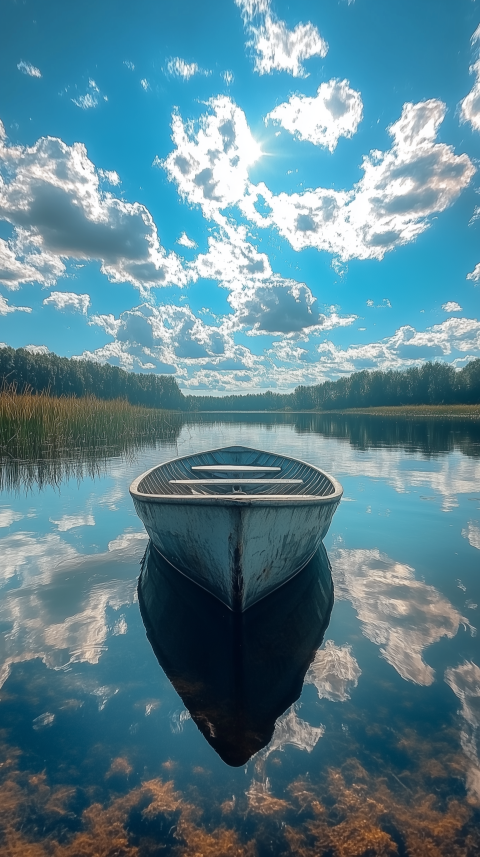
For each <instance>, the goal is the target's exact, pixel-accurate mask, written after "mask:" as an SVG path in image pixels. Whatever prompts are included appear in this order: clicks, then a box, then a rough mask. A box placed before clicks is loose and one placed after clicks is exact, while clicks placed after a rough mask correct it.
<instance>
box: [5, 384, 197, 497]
mask: <svg viewBox="0 0 480 857" xmlns="http://www.w3.org/2000/svg"><path fill="white" fill-rule="evenodd" d="M181 423H182V420H181V417H180V415H177V414H175V413H172V412H170V411H162V410H156V409H153V408H144V407H141V406H137V405H130V404H129V403H128V402H127V401H126V400H123V399H115V400H112V401H105V400H103V399H97V398H95V396H86V397H84V398H75V397H73V396H69V397H67V396H61V397H59V398H57V397H55V396H51V395H49V394H48V393H41V394H34V393H32V392H31V391H28V390H27V391H26V392H23V393H21V394H19V393H17V390H16V387H15V385H10V386H7V385H5V386H4V387H3V388H2V389H1V390H0V489H1V488H12V487H19V486H20V484H22V485H23V487H30V486H31V485H32V484H33V483H36V484H37V485H40V486H41V485H42V484H58V483H59V482H60V481H63V480H64V479H65V478H70V477H71V476H75V475H76V476H77V477H79V478H81V477H82V476H83V475H85V474H86V473H88V474H89V475H96V474H97V473H98V472H99V471H100V470H101V469H102V467H103V464H104V463H105V462H106V460H107V459H108V458H110V457H111V456H115V455H122V454H124V453H128V452H133V451H134V450H135V449H139V448H142V447H144V446H146V445H150V444H152V443H155V442H156V441H158V440H162V441H171V442H175V440H176V438H177V436H178V433H179V430H180V427H181Z"/></svg>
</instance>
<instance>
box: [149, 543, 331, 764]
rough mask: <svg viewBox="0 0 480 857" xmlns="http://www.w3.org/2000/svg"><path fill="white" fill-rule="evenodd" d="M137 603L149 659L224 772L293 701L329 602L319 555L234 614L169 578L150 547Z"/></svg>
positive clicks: (263, 739)
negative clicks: (152, 657)
mask: <svg viewBox="0 0 480 857" xmlns="http://www.w3.org/2000/svg"><path fill="white" fill-rule="evenodd" d="M138 596H139V605H140V610H141V613H142V617H143V621H144V624H145V628H146V631H147V636H148V639H149V640H150V643H151V645H152V648H153V650H154V652H155V655H156V657H157V659H158V661H159V663H160V666H161V667H162V668H163V670H164V671H165V673H166V675H167V676H168V678H169V680H170V681H171V683H172V684H173V686H174V688H175V690H176V691H177V693H178V694H179V695H180V697H181V698H182V701H183V703H184V705H185V707H186V708H187V709H188V711H189V712H190V714H191V716H192V719H193V720H194V722H195V723H196V725H197V727H198V728H199V730H200V731H201V732H202V734H203V735H204V737H205V738H206V740H207V741H208V743H209V744H210V745H211V746H212V747H213V748H214V750H215V751H216V752H217V753H218V754H219V756H220V757H221V758H222V759H223V760H224V761H225V762H226V763H227V764H229V765H233V766H238V765H244V764H245V763H246V762H247V761H248V759H249V758H250V757H251V756H253V755H254V754H255V753H257V752H258V751H259V750H261V749H262V748H263V747H265V746H266V745H267V744H268V743H269V741H270V740H271V738H272V735H273V732H274V728H275V722H276V720H277V719H278V718H279V717H280V716H281V715H282V714H283V713H284V712H285V711H286V710H287V708H289V706H290V705H292V704H293V703H294V702H295V701H296V700H297V699H298V698H299V696H300V693H301V691H302V686H303V681H304V678H305V674H306V671H307V669H308V667H309V666H310V663H311V661H312V660H313V658H314V656H315V652H316V650H317V648H318V647H319V646H320V645H321V642H322V640H323V637H324V634H325V630H326V627H327V625H328V621H329V617H330V611H331V608H332V604H333V583H332V576H331V569H330V563H329V561H328V557H327V554H326V551H325V548H324V547H323V545H321V546H320V547H319V549H318V551H317V553H316V554H315V555H314V557H313V558H312V560H311V561H310V563H308V564H307V566H306V567H305V568H304V569H302V571H301V572H300V573H299V574H298V575H297V576H296V577H295V578H294V579H293V580H291V581H289V582H288V583H287V584H286V585H285V586H283V587H282V588H281V589H279V590H278V591H277V592H275V593H273V594H272V595H271V596H270V597H269V598H268V599H267V600H265V601H261V602H260V603H259V604H256V605H255V606H254V607H252V609H251V610H248V611H247V612H246V613H241V614H239V613H232V611H231V610H228V609H227V608H226V607H225V605H223V604H221V603H220V602H219V601H218V600H217V599H216V598H212V596H211V595H210V594H209V593H207V592H202V591H201V590H199V588H198V587H197V586H195V584H194V583H192V582H191V581H190V580H188V579H187V578H185V577H184V576H183V575H180V574H178V573H177V572H176V571H175V569H174V568H172V566H170V565H169V563H167V562H165V560H163V559H162V557H160V555H159V554H158V553H157V551H156V549H155V548H154V547H153V546H152V544H151V543H150V544H149V546H148V548H147V552H146V554H145V557H144V560H143V563H142V573H141V575H140V579H139V583H138Z"/></svg>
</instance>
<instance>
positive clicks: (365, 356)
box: [318, 316, 480, 374]
mask: <svg viewBox="0 0 480 857" xmlns="http://www.w3.org/2000/svg"><path fill="white" fill-rule="evenodd" d="M455 351H457V352H460V353H462V354H468V355H472V354H475V352H479V351H480V321H477V319H469V318H458V317H456V316H453V317H451V318H447V319H446V320H445V321H443V322H441V324H435V325H433V326H432V327H427V328H426V330H424V331H417V330H416V329H415V328H414V327H411V326H410V325H405V326H404V327H400V328H399V329H398V330H396V331H395V333H394V334H393V336H389V337H386V338H385V339H382V340H380V341H377V342H370V343H367V344H365V345H350V346H348V348H346V349H342V348H339V347H337V346H335V345H334V344H333V343H332V342H330V341H325V342H322V343H321V344H320V345H319V346H318V353H319V354H320V362H321V364H323V369H324V371H325V372H326V373H329V372H336V373H337V374H342V373H350V372H355V371H359V370H360V369H401V368H403V367H405V366H409V365H410V366H411V365H421V364H422V363H424V362H425V361H426V360H434V359H435V358H445V357H449V356H451V355H452V352H455Z"/></svg>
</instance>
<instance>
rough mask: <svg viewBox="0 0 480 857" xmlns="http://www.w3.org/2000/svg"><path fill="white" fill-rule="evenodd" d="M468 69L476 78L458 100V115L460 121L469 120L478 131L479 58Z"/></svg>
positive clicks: (479, 100) (479, 119)
mask: <svg viewBox="0 0 480 857" xmlns="http://www.w3.org/2000/svg"><path fill="white" fill-rule="evenodd" d="M470 71H471V73H472V74H475V78H476V79H475V83H474V84H473V87H472V89H471V90H470V92H469V93H468V95H466V96H465V98H464V99H463V101H461V102H460V117H461V120H462V122H469V123H470V125H471V126H472V128H473V129H474V131H480V60H477V62H476V63H474V65H472V66H471V68H470Z"/></svg>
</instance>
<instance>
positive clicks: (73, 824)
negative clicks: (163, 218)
mask: <svg viewBox="0 0 480 857" xmlns="http://www.w3.org/2000/svg"><path fill="white" fill-rule="evenodd" d="M231 444H242V445H246V446H255V447H258V448H263V449H267V450H271V451H277V452H280V453H283V454H286V455H293V456H296V457H299V458H302V459H304V460H306V461H310V462H312V463H313V464H316V465H318V466H320V467H322V468H323V469H325V470H327V471H328V472H330V473H332V474H333V475H334V476H336V477H337V478H338V479H339V480H340V481H341V482H342V484H343V487H344V499H343V500H342V503H341V505H340V507H339V509H338V510H337V512H336V514H335V516H334V519H333V522H332V526H331V528H330V531H329V533H328V536H327V538H326V540H325V547H326V552H327V555H328V559H327V560H326V563H327V564H328V562H329V563H330V565H331V574H332V577H333V585H334V603H333V607H332V606H331V604H327V601H328V591H327V590H328V587H327V588H326V589H324V592H325V600H324V603H325V609H323V606H322V605H323V602H322V597H321V596H320V595H319V590H318V580H319V579H320V578H321V579H322V580H324V583H325V581H327V580H328V574H330V571H329V570H328V573H327V571H326V565H325V562H323V565H322V568H321V569H320V571H318V569H317V572H318V575H320V576H317V577H316V576H315V575H316V574H317V572H315V573H313V572H312V570H310V575H311V578H308V575H307V576H304V577H303V578H301V579H300V580H298V581H297V583H296V584H294V586H293V588H292V590H291V591H290V593H287V595H288V598H286V597H284V596H280V595H279V596H278V597H277V600H276V601H275V599H272V602H271V611H269V609H268V599H267V600H266V601H265V602H264V603H263V605H262V610H263V615H262V612H261V611H259V612H258V615H257V616H256V617H254V618H252V619H251V620H250V627H249V628H248V629H247V632H248V635H247V637H244V638H243V639H244V640H246V641H247V642H246V643H245V646H247V648H248V645H250V649H249V650H248V651H249V654H248V657H246V658H244V660H243V661H242V663H243V664H244V665H245V664H246V667H245V669H244V668H243V667H242V669H244V672H241V671H239V667H238V662H237V661H236V660H235V658H236V655H235V651H236V649H235V645H233V644H232V647H230V648H228V647H227V646H226V645H224V646H223V648H222V641H224V640H226V639H237V636H238V629H233V630H232V628H231V627H230V626H228V627H227V625H224V626H222V622H226V621H227V620H226V619H225V617H223V618H222V616H219V615H217V614H215V608H212V607H211V606H209V605H208V604H206V603H204V597H203V594H202V596H200V595H199V596H198V615H197V616H195V607H196V600H195V595H193V596H191V595H189V593H188V592H187V591H185V590H184V589H182V587H181V584H178V582H176V580H175V578H174V579H173V580H170V582H168V580H167V579H165V580H164V583H163V584H162V585H163V587H164V588H163V590H162V592H161V593H160V602H159V604H157V607H156V608H155V610H153V614H154V616H155V615H157V617H158V616H159V615H160V612H161V609H162V606H163V608H164V609H165V611H166V612H165V616H166V617H167V618H168V622H167V619H165V620H164V621H162V622H160V623H159V624H157V626H156V627H153V626H152V624H150V625H149V624H148V617H147V620H146V625H147V628H146V627H145V624H144V620H145V619H146V617H145V611H144V610H142V611H141V610H140V606H141V605H139V603H138V594H137V580H138V575H139V573H140V562H141V560H142V557H143V555H144V553H145V549H146V546H147V539H146V535H145V533H144V531H143V528H142V525H141V523H140V521H139V520H138V518H137V517H136V515H135V512H134V509H133V504H132V502H131V500H130V497H129V495H128V485H129V484H130V482H131V481H132V479H133V478H134V476H137V475H138V474H139V473H141V472H143V471H144V470H146V469H147V468H149V467H151V466H153V465H154V464H156V463H158V462H160V461H163V460H167V459H168V458H171V457H174V456H176V455H177V454H188V453H190V452H196V451H199V450H201V449H208V448H214V447H217V446H224V445H231ZM39 472H40V473H41V475H42V478H41V487H39V486H38V481H36V479H35V478H34V477H35V473H36V471H35V470H34V469H32V465H30V470H29V471H28V474H29V475H28V478H25V472H23V476H22V471H21V468H19V467H18V466H16V467H14V468H13V469H10V474H9V477H8V479H4V482H3V483H2V484H3V485H4V486H5V490H4V491H3V493H2V494H1V495H0V527H1V529H0V535H1V540H0V550H1V554H2V560H1V563H0V565H1V569H2V570H1V587H2V593H1V596H2V597H1V601H0V623H1V638H0V683H1V690H0V715H1V721H0V726H1V734H0V739H1V748H0V750H1V756H2V758H1V759H0V816H1V824H2V829H3V833H2V836H3V844H2V847H3V848H5V851H6V853H12V854H16V853H18V854H25V853H28V854H33V855H36V854H39V855H44V854H51V853H54V854H55V855H57V854H61V855H64V854H65V855H67V854H79V853H80V854H82V855H89V854H92V855H94V854H95V855H96V854H112V855H113V854H121V855H129V857H130V855H132V857H137V855H138V857H143V855H150V854H152V855H157V854H160V853H161V854H175V855H177V854H178V855H183V854H185V855H187V854H188V855H194V854H203V855H207V854H208V855H226V854H238V855H243V854H245V855H255V854H258V855H259V857H261V855H267V854H274V855H276V854H278V855H284V854H285V855H288V854H295V855H296V854H300V855H306V856H307V857H309V855H312V857H313V855H328V857H330V855H345V856H346V855H349V857H356V855H359V857H361V855H377V854H378V855H390V854H392V855H393V854H405V855H407V854H408V855H422V857H423V855H425V854H429V855H430V854H432V855H437V854H439V855H448V857H450V855H457V854H458V855H467V854H472V855H475V854H478V853H479V852H480V841H479V835H478V832H477V831H478V829H479V824H478V822H479V820H480V814H479V811H478V808H479V806H480V762H479V756H478V752H479V744H478V741H479V728H480V652H479V643H478V637H477V636H476V626H477V624H478V612H479V609H480V608H479V606H478V605H480V583H479V571H480V427H479V426H478V424H477V423H475V422H473V421H462V420H450V421H448V420H423V421H417V422H415V421H413V420H405V421H393V420H392V419H390V418H386V419H383V418H367V417H356V418H343V417H316V416H310V415H295V414H292V415H273V414H268V415H267V414H253V415H252V414H248V415H243V416H242V415H239V414H228V415H213V414H212V415H207V414H204V415H199V416H198V417H195V418H188V419H186V420H185V422H184V423H183V425H180V426H179V428H178V431H177V432H176V437H171V438H167V439H164V440H159V441H157V444H156V445H153V444H151V445H150V446H145V447H144V448H141V449H138V450H137V451H136V452H135V453H130V455H129V456H128V457H125V456H123V457H122V456H117V457H115V456H110V457H109V456H105V455H104V456H103V458H102V460H101V461H100V462H98V463H97V464H95V463H92V460H90V462H89V464H88V466H86V467H84V468H81V467H80V465H79V463H78V460H75V467H73V468H72V463H71V459H70V463H69V460H68V458H66V459H65V460H63V461H57V462H56V463H55V466H54V468H53V471H52V468H51V467H50V470H48V468H43V469H42V468H40V471H39ZM51 472H54V478H51V479H49V473H51ZM32 474H33V478H32ZM322 575H323V577H322ZM322 585H323V584H322ZM325 585H326V584H325ZM312 587H313V588H312ZM315 587H317V588H315ZM165 605H167V606H165ZM330 608H331V612H330ZM212 610H213V613H212V612H211V611H212ZM209 611H210V612H209ZM142 613H143V619H142ZM150 613H152V610H150ZM222 615H223V614H222ZM206 617H207V618H208V622H206ZM215 617H216V618H215ZM292 617H293V619H292ZM150 618H151V617H150ZM282 622H283V623H284V627H285V629H286V630H285V633H282ZM222 627H223V630H221V629H222ZM147 631H148V632H149V636H148V637H147ZM229 635H230V636H229ZM235 635H237V636H235ZM209 653H210V660H209ZM245 670H246V671H245ZM276 671H277V672H276ZM276 676H278V679H277V678H276ZM282 682H283V684H282ZM239 688H240V690H239ZM240 691H241V692H240ZM235 694H237V696H235ZM219 700H220V702H219ZM284 706H286V709H285V710H283V707H284ZM215 718H216V719H215ZM211 727H213V731H214V732H215V734H214V735H212V732H211ZM222 730H223V731H222ZM272 733H273V734H272ZM232 735H233V736H234V737H233V739H232ZM235 735H236V736H237V737H236V738H235ZM270 736H271V737H270ZM242 741H243V742H244V743H243V744H242ZM232 747H233V750H234V749H235V747H237V748H238V747H239V748H240V749H239V752H238V754H237V755H235V753H234V752H233V750H232ZM225 748H227V749H225ZM228 748H230V749H228ZM229 753H230V755H229ZM231 753H233V755H231ZM251 753H252V754H253V755H251V758H249V756H250V754H251ZM234 765H236V766H234ZM8 849H10V851H8ZM28 849H30V850H28Z"/></svg>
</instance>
